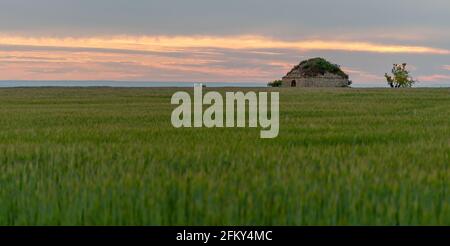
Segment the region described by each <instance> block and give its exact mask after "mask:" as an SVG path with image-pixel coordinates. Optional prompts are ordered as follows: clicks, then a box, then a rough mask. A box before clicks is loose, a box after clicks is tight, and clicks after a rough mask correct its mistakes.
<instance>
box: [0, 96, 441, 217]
mask: <svg viewBox="0 0 450 246" xmlns="http://www.w3.org/2000/svg"><path fill="white" fill-rule="evenodd" d="M232 90H233V89H222V91H232ZM188 91H192V90H191V89H190V90H188ZM174 92H175V89H108V88H92V89H79V88H78V89H77V88H73V89H69V88H66V89H61V88H41V89H1V90H0V225H185V224H187V225H397V224H401V225H450V191H449V185H450V170H449V166H450V118H449V116H450V90H449V89H409V90H390V89H299V90H281V93H280V99H281V102H280V105H281V108H280V109H281V113H280V135H279V137H278V138H276V139H272V140H267V139H260V138H259V131H260V129H249V128H246V129H238V128H232V129H206V128H202V129H174V128H173V127H172V126H171V123H170V114H171V112H172V109H173V108H174V107H173V106H172V105H170V97H171V95H172V94H173V93H174Z"/></svg>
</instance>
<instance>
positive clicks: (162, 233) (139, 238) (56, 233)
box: [0, 226, 450, 245]
mask: <svg viewBox="0 0 450 246" xmlns="http://www.w3.org/2000/svg"><path fill="white" fill-rule="evenodd" d="M244 232H245V233H246V234H247V235H249V233H250V232H253V233H255V232H256V233H257V235H259V236H261V235H263V233H265V234H264V235H265V236H264V237H259V238H258V240H256V238H255V237H254V236H255V235H256V234H252V235H253V240H252V239H251V237H247V238H243V237H242V236H243V233H244ZM179 233H182V234H179ZM183 233H184V234H183ZM194 233H197V234H196V235H200V234H201V233H210V234H209V235H210V237H209V240H208V243H205V242H204V241H201V240H186V239H187V238H186V237H184V240H182V241H179V240H177V236H179V235H194ZM224 235H225V236H228V237H225V238H224ZM233 235H237V237H236V236H233ZM213 236H215V237H213ZM221 239H222V240H221ZM223 239H226V240H223ZM0 241H2V242H4V241H15V242H21V241H28V242H30V241H31V242H71V243H91V242H101V243H139V242H143V243H179V244H187V243H189V244H192V243H194V244H198V245H210V244H217V243H220V244H222V243H233V244H236V243H243V244H248V243H257V244H279V243H287V242H298V243H302V242H309V243H324V242H325V243H339V242H359V243H381V242H412V243H418V242H423V243H430V242H437V241H447V242H450V227H398V226H396V227H234V226H233V227H211V226H203V227H184V226H182V227H163V226H149V227H53V226H51V227H40V226H37V227H0Z"/></svg>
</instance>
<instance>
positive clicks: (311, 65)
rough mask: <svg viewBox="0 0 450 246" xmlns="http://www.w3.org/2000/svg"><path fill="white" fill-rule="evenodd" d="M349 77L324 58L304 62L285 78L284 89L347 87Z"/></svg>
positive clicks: (349, 82) (337, 66)
mask: <svg viewBox="0 0 450 246" xmlns="http://www.w3.org/2000/svg"><path fill="white" fill-rule="evenodd" d="M350 84H351V81H350V80H349V76H348V75H347V74H346V73H344V71H342V70H341V68H340V67H339V65H336V64H332V63H330V62H328V61H327V60H325V59H323V58H312V59H309V60H305V61H302V62H301V63H300V64H298V65H297V66H295V67H294V68H293V69H292V70H291V71H290V72H289V73H287V75H286V76H284V77H283V83H282V87H347V86H349V85H350Z"/></svg>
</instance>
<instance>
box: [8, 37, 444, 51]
mask: <svg viewBox="0 0 450 246" xmlns="http://www.w3.org/2000/svg"><path fill="white" fill-rule="evenodd" d="M0 45H22V46H40V47H48V46H51V47H64V48H97V49H121V50H132V51H159V52H180V51H184V50H186V49H192V48H220V49H274V48H275V49H298V50H334V51H352V52H376V53H414V54H440V55H447V54H450V50H446V49H439V48H433V47H426V46H409V45H387V44H376V43H370V42H354V41H333V40H330V41H325V40H303V41H283V40H276V39H271V38H266V37H262V36H234V37H218V36H116V37H92V38H48V37H42V38H33V37H20V36H12V37H11V36H0Z"/></svg>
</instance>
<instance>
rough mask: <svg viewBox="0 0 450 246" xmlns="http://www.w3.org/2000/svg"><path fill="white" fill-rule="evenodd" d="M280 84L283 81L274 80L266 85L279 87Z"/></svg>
mask: <svg viewBox="0 0 450 246" xmlns="http://www.w3.org/2000/svg"><path fill="white" fill-rule="evenodd" d="M282 84H283V80H274V81H272V82H269V83H268V84H267V85H268V86H269V87H281V85H282Z"/></svg>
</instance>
